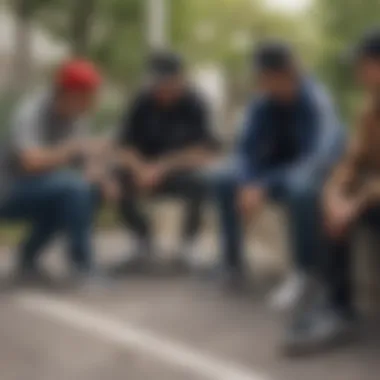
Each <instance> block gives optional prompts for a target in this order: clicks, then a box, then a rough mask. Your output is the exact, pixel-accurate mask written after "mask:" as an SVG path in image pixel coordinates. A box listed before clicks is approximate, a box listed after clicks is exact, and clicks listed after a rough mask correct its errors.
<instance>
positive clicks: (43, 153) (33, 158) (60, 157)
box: [19, 146, 72, 174]
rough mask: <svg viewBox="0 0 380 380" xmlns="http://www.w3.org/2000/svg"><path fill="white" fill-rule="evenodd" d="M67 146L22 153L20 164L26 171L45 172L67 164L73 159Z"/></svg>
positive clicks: (31, 172)
mask: <svg viewBox="0 0 380 380" xmlns="http://www.w3.org/2000/svg"><path fill="white" fill-rule="evenodd" d="M71 157H72V156H71V154H70V152H69V150H68V148H67V147H66V146H59V147H54V148H51V149H40V148H38V149H31V150H28V151H24V152H22V153H20V160H19V162H20V165H21V168H22V169H23V170H24V171H25V172H26V173H30V174H33V173H43V172H45V171H49V170H52V169H55V168H57V167H60V166H63V165H66V164H67V163H69V161H70V159H71Z"/></svg>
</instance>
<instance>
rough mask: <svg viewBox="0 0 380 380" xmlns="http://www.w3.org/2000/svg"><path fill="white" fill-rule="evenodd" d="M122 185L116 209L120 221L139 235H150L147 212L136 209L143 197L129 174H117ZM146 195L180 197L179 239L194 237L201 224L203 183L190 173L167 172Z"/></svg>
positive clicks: (204, 190)
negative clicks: (182, 209) (181, 223)
mask: <svg viewBox="0 0 380 380" xmlns="http://www.w3.org/2000/svg"><path fill="white" fill-rule="evenodd" d="M120 180H121V182H122V186H123V189H124V190H123V196H122V199H121V202H120V212H121V216H122V219H123V222H124V223H125V224H126V226H127V227H128V228H130V229H131V230H132V232H133V233H135V234H136V235H137V236H138V237H140V238H150V237H151V235H152V227H151V223H150V221H149V218H148V216H147V215H145V214H144V213H143V211H142V210H141V208H140V201H141V200H144V198H142V197H141V194H139V192H138V190H137V189H136V187H135V186H134V182H133V178H132V176H131V174H130V173H128V172H124V173H121V174H120ZM150 197H154V198H160V197H173V198H179V199H181V200H183V202H184V205H185V214H184V222H183V228H182V238H183V239H184V240H185V239H186V240H187V239H192V238H194V237H195V236H196V235H197V234H198V232H199V230H200V228H201V224H202V217H203V207H204V201H205V199H206V186H205V185H204V184H203V181H202V180H201V178H200V177H198V176H197V175H196V174H195V173H193V172H190V171H189V172H181V173H176V174H172V175H170V176H169V177H168V178H167V179H166V180H165V181H164V182H163V183H162V184H161V185H160V186H159V187H158V188H157V189H156V190H155V191H154V192H153V193H152V194H150Z"/></svg>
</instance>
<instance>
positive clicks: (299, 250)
mask: <svg viewBox="0 0 380 380" xmlns="http://www.w3.org/2000/svg"><path fill="white" fill-rule="evenodd" d="M212 182H213V184H214V188H215V192H216V200H217V204H218V210H219V219H220V228H221V238H222V252H223V257H224V263H225V265H226V267H227V268H234V269H241V265H242V257H243V234H242V226H241V220H240V216H239V214H238V210H237V208H236V195H237V190H238V181H237V175H236V170H235V169H234V168H233V167H232V168H230V170H226V171H224V172H223V171H220V172H219V173H218V174H217V175H214V177H213V178H212ZM319 194H320V186H319V185H318V184H317V183H311V182H310V181H309V182H308V183H306V182H293V183H292V182H291V181H288V182H285V181H284V182H283V183H282V184H279V185H278V186H276V187H275V188H269V189H267V195H268V196H269V197H270V198H271V199H273V200H275V201H279V202H281V203H282V204H284V205H285V206H286V208H287V211H288V230H289V236H290V243H291V249H292V252H293V260H294V263H295V265H296V266H297V267H298V268H299V269H301V270H304V271H308V272H309V271H313V270H314V269H315V267H317V266H318V265H319V263H318V262H317V260H318V254H319V251H320V250H321V244H322V237H321V223H320V222H321V217H320V214H319V213H320V210H319Z"/></svg>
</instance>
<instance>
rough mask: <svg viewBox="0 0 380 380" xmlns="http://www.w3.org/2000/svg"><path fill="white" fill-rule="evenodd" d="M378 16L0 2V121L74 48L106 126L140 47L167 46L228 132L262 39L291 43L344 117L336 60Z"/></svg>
mask: <svg viewBox="0 0 380 380" xmlns="http://www.w3.org/2000/svg"><path fill="white" fill-rule="evenodd" d="M379 13H380V3H379V1H378V0H366V1H364V2H363V1H356V0H352V1H346V0H208V1H204V0H81V1H77V0H1V9H0V91H1V94H2V96H1V121H0V123H1V125H2V126H4V121H5V120H6V118H7V112H8V111H9V110H10V109H11V108H10V102H12V100H13V98H14V97H15V96H16V95H17V94H19V93H20V91H21V92H24V91H25V89H26V88H30V87H32V86H34V85H36V84H40V83H41V81H42V80H43V79H44V78H46V77H47V76H48V75H49V73H50V72H51V70H52V68H54V67H55V65H56V64H57V63H58V62H60V61H61V60H62V58H64V57H66V56H68V55H70V54H75V55H85V56H89V57H91V58H92V59H93V60H94V61H96V62H97V63H98V64H99V66H100V67H101V68H102V70H103V72H104V75H105V76H106V78H107V81H106V86H105V91H104V99H103V101H102V102H101V107H100V109H99V111H98V114H97V117H96V123H95V127H96V128H98V130H99V129H105V128H107V127H109V126H111V125H113V124H114V123H115V122H116V120H117V117H118V114H119V109H120V105H121V103H124V102H125V100H126V97H127V96H128V94H129V93H131V91H133V89H134V88H135V86H136V85H137V84H138V82H139V80H140V75H139V74H140V72H141V70H142V67H143V66H142V62H143V61H144V58H145V57H146V55H147V54H148V52H149V49H151V48H160V47H169V48H172V49H175V50H178V51H180V52H181V53H183V54H184V55H185V56H186V58H187V60H188V62H189V64H190V65H191V68H192V71H193V74H194V76H195V78H196V79H197V81H198V82H199V83H201V84H202V86H203V89H204V90H205V91H206V93H207V94H208V95H209V96H210V98H211V100H212V102H213V107H214V109H215V110H216V109H217V108H218V107H219V108H220V111H219V112H218V113H217V114H218V115H219V118H218V122H216V127H217V128H218V129H220V131H221V132H224V133H228V131H229V129H230V128H233V125H234V123H233V121H234V115H235V112H236V110H237V108H239V107H240V106H241V105H242V103H243V102H244V99H245V96H246V93H247V91H248V90H249V86H248V85H247V67H246V61H247V60H246V58H247V55H248V53H249V51H250V50H251V48H252V46H253V45H254V43H255V41H258V40H260V39H261V38H262V37H268V36H281V37H282V38H286V39H289V40H290V41H291V42H292V43H294V45H295V46H296V47H297V49H298V50H299V52H300V54H301V56H302V57H303V59H304V61H305V63H306V64H307V65H309V66H310V67H311V68H312V69H314V70H315V71H316V73H317V75H318V76H320V77H322V78H323V79H325V80H326V81H327V83H328V85H329V86H330V87H331V89H332V90H333V91H334V92H335V93H336V95H337V99H339V103H340V106H341V109H342V112H343V114H344V115H345V117H349V116H350V115H351V113H352V111H353V107H354V105H353V104H354V103H355V102H354V100H355V91H354V90H353V89H352V88H351V85H350V81H348V80H347V77H346V75H347V73H346V69H345V68H344V66H343V65H342V63H341V62H340V60H339V57H340V55H341V53H342V51H343V50H344V48H345V47H346V46H347V45H348V44H349V43H350V42H351V41H352V40H353V39H355V37H356V36H357V35H358V34H359V33H361V32H362V31H363V29H366V28H368V27H370V26H372V25H374V24H375V23H376V21H379ZM15 94H16V95H15ZM222 114H223V116H221V115H222Z"/></svg>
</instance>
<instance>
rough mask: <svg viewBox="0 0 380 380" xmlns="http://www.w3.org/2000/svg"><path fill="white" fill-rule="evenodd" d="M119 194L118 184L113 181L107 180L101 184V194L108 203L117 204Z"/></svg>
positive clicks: (119, 187)
mask: <svg viewBox="0 0 380 380" xmlns="http://www.w3.org/2000/svg"><path fill="white" fill-rule="evenodd" d="M121 192H122V189H121V186H120V184H119V183H118V182H117V181H116V180H114V179H108V180H105V181H104V182H103V183H102V194H103V196H104V198H105V200H106V201H108V202H117V201H118V200H120V198H121V195H122V194H121Z"/></svg>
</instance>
